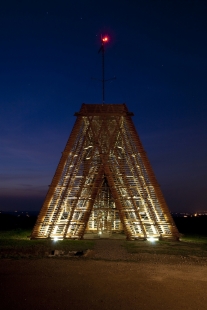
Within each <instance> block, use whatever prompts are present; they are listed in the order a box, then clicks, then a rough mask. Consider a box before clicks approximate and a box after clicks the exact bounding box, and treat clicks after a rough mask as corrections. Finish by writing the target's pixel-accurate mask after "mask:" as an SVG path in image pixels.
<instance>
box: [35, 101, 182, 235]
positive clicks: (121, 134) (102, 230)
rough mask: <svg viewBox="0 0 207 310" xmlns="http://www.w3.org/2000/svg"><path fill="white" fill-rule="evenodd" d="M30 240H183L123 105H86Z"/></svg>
mask: <svg viewBox="0 0 207 310" xmlns="http://www.w3.org/2000/svg"><path fill="white" fill-rule="evenodd" d="M75 115H76V116H77V120H76V122H75V125H74V127H73V130H72V132H71V135H70V137H69V139H68V142H67V144H66V147H65V150H64V152H63V153H62V157H61V159H60V162H59V165H58V167H57V170H56V172H55V175H54V178H53V180H52V184H51V185H50V187H49V190H48V193H47V196H46V199H45V201H44V204H43V207H42V209H41V211H40V214H39V216H38V219H37V222H36V225H35V227H34V229H33V232H32V236H31V237H32V238H51V239H64V238H75V239H81V238H84V234H87V233H93V234H97V235H101V234H103V235H104V234H105V236H108V237H110V236H111V235H112V234H113V233H117V232H119V233H125V235H126V237H127V239H129V240H133V239H149V238H174V239H178V238H179V233H178V230H177V228H176V226H175V224H174V222H173V219H172V217H171V214H170V212H169V210H168V207H167V205H166V202H165V200H164V198H163V195H162V193H161V190H160V187H159V185H158V183H157V181H156V178H155V175H154V173H153V171H152V168H151V166H150V163H149V160H148V159H147V156H146V153H145V151H144V149H143V146H142V144H141V142H140V139H139V137H138V134H137V132H136V129H135V127H134V125H133V122H132V119H131V116H132V115H133V113H130V112H129V111H128V109H127V106H126V105H125V104H83V105H82V107H81V109H80V112H79V113H76V114H75Z"/></svg>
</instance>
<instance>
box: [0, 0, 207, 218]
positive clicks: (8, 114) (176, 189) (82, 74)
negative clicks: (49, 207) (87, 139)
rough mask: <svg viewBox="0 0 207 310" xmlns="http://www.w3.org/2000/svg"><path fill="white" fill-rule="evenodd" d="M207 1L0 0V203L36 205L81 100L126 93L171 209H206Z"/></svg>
mask: <svg viewBox="0 0 207 310" xmlns="http://www.w3.org/2000/svg"><path fill="white" fill-rule="evenodd" d="M206 16H207V2H206V1H204V0H203V1H199V0H195V1H191V0H173V1H171V0H163V1H159V0H156V1H155V0H134V1H133V0H126V1H122V0H119V1H118V0H110V1H109V0H105V1H97V0H96V1H95V0H92V1H90V0H87V1H84V0H82V1H81V0H79V1H78V0H77V1H69V0H65V1H63V0H59V1H52V0H50V1H44V0H42V1H38V0H34V1H32V0H30V1H24V0H16V1H14V0H13V1H9V0H7V1H1V4H0V39H1V48H0V210H14V209H17V210H20V209H21V210H39V209H40V208H41V205H42V202H43V200H44V197H45V195H46V192H47V189H48V185H49V184H50V183H51V180H52V177H53V175H54V172H55V169H56V167H57V164H58V162H59V159H60V156H61V151H63V149H64V147H65V144H66V141H67V139H68V137H69V134H70V132H71V129H72V127H73V124H74V122H75V117H74V116H73V115H74V113H75V112H77V111H79V109H80V106H81V104H82V103H83V102H85V103H101V100H102V92H101V83H99V82H98V81H95V80H92V79H91V77H95V78H101V55H100V54H98V49H99V47H100V35H101V33H103V34H108V35H109V36H110V42H109V43H108V44H107V46H106V54H105V61H106V69H105V70H106V78H110V77H113V76H116V77H117V79H116V80H115V81H111V82H108V83H107V85H106V103H123V102H126V104H127V106H128V108H129V110H130V111H132V112H134V114H135V116H134V117H133V121H134V123H135V125H136V128H137V131H138V134H139V136H140V138H141V141H142V143H143V145H144V148H145V150H146V152H147V154H148V157H149V159H150V162H151V164H152V167H153V169H154V172H155V174H156V177H157V179H158V182H159V184H160V186H161V189H162V191H163V194H164V196H165V198H166V201H167V203H168V205H169V208H170V210H171V211H189V212H193V211H198V210H200V211H201V210H207V105H206V103H207V36H206V32H207V18H206Z"/></svg>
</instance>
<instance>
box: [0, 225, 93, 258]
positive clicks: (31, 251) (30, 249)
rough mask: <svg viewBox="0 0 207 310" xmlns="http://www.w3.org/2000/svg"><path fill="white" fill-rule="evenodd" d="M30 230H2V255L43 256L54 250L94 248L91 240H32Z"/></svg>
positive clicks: (0, 252) (0, 245)
mask: <svg viewBox="0 0 207 310" xmlns="http://www.w3.org/2000/svg"><path fill="white" fill-rule="evenodd" d="M30 234H31V231H30V230H21V229H19V230H13V231H0V257H1V258H4V257H14V258H15V257H17V258H18V257H19V258H20V257H33V256H35V257H43V256H45V255H49V254H51V253H52V251H54V250H62V251H65V252H66V253H67V252H69V251H85V250H87V249H93V247H94V242H92V241H90V240H61V241H58V242H55V241H53V240H49V239H37V240H30V238H29V236H30Z"/></svg>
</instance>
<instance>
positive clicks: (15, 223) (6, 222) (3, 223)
mask: <svg viewBox="0 0 207 310" xmlns="http://www.w3.org/2000/svg"><path fill="white" fill-rule="evenodd" d="M36 219H37V217H36V216H29V217H27V216H15V215H11V214H0V230H17V229H32V228H33V226H34V224H35V222H36Z"/></svg>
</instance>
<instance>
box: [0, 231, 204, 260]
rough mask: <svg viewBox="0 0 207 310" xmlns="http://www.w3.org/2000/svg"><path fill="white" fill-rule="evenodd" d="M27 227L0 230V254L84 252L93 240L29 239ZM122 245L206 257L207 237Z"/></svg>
mask: <svg viewBox="0 0 207 310" xmlns="http://www.w3.org/2000/svg"><path fill="white" fill-rule="evenodd" d="M30 234H31V231H30V230H21V229H18V230H13V231H1V232H0V257H1V258H5V257H9V258H12V257H13V258H21V257H43V256H46V255H49V254H51V253H52V251H54V250H62V251H65V253H67V252H69V251H85V250H87V249H93V248H94V244H95V241H93V240H62V241H58V242H54V241H52V240H49V239H46V240H45V239H38V240H30V239H29V236H30ZM120 242H121V243H122V245H123V247H124V248H125V249H126V250H127V251H128V252H129V253H149V254H150V253H151V254H165V255H182V256H194V255H195V256H199V257H207V237H204V236H199V235H185V236H182V238H181V240H180V241H179V242H173V241H156V242H154V243H152V242H149V241H123V240H120Z"/></svg>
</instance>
